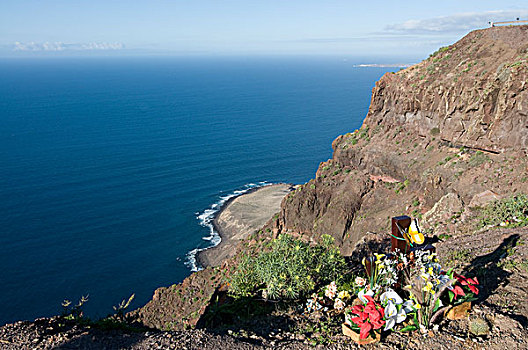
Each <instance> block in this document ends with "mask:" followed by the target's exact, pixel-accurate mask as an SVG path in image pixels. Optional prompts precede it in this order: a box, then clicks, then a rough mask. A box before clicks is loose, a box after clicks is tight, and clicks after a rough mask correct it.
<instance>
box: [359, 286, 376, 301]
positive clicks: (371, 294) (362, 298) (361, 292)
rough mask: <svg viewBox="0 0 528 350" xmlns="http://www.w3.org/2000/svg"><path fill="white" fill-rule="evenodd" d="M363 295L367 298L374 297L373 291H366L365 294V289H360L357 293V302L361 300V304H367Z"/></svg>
mask: <svg viewBox="0 0 528 350" xmlns="http://www.w3.org/2000/svg"><path fill="white" fill-rule="evenodd" d="M365 295H368V296H370V297H371V296H373V295H374V291H373V290H368V291H367V292H365V289H362V290H360V291H359V293H358V298H359V300H361V302H363V303H368V299H367V298H365Z"/></svg>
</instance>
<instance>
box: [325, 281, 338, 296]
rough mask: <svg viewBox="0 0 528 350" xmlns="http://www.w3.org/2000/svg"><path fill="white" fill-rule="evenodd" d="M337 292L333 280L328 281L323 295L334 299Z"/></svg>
mask: <svg viewBox="0 0 528 350" xmlns="http://www.w3.org/2000/svg"><path fill="white" fill-rule="evenodd" d="M336 294H337V286H336V284H335V282H333V281H332V282H330V284H329V285H328V286H326V289H325V296H326V297H327V298H330V299H334V298H335V296H336Z"/></svg>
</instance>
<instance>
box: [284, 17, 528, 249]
mask: <svg viewBox="0 0 528 350" xmlns="http://www.w3.org/2000/svg"><path fill="white" fill-rule="evenodd" d="M527 77H528V26H514V27H500V28H499V27H496V28H489V29H485V30H477V31H474V32H471V33H469V34H468V35H467V36H465V37H464V38H463V39H461V40H460V41H459V42H457V43H455V44H453V45H451V46H449V47H446V48H442V49H440V50H439V51H437V52H436V53H434V54H433V55H431V57H429V58H428V59H427V60H424V61H423V62H421V63H419V64H417V65H414V66H412V67H409V68H408V69H405V70H402V71H400V72H397V73H387V74H385V75H384V76H383V77H382V78H381V79H380V80H379V81H378V82H377V83H376V86H375V87H374V89H373V91H372V100H371V105H370V109H369V112H368V115H367V117H366V119H365V121H364V123H363V126H362V128H361V129H360V130H357V131H355V132H354V133H349V134H346V135H342V136H339V137H338V138H337V139H336V140H334V142H333V144H332V147H333V150H334V154H333V157H332V159H330V160H328V161H327V162H324V163H321V165H320V166H319V169H318V171H317V174H316V178H315V179H314V180H312V181H310V182H309V183H307V184H305V185H303V186H302V187H301V188H300V190H298V191H296V192H294V193H292V194H290V196H288V197H287V198H286V199H285V200H284V201H283V203H282V210H281V215H280V217H279V220H278V229H279V231H280V232H293V233H298V234H304V235H308V236H309V237H311V238H312V239H314V240H317V239H318V237H319V236H320V235H321V234H325V233H327V234H331V235H332V236H334V238H335V240H336V243H337V244H338V245H339V246H340V247H341V251H342V253H344V254H347V255H348V254H350V253H351V251H352V249H353V248H354V246H355V243H356V242H357V241H358V240H359V239H360V238H361V237H362V236H363V235H365V233H367V232H375V233H378V234H385V233H386V231H387V230H388V228H389V227H390V225H389V220H390V217H392V216H397V215H402V214H407V215H410V216H413V217H417V216H418V217H420V216H421V215H422V214H425V213H426V212H427V211H429V210H430V209H431V208H432V207H433V206H434V205H435V204H436V203H437V202H438V201H439V200H440V199H441V198H442V197H443V196H444V195H446V194H447V193H456V194H457V195H456V198H455V197H453V198H452V197H449V196H448V197H446V198H444V200H443V202H442V206H444V204H446V203H447V202H449V203H447V204H449V205H451V204H453V203H451V202H453V201H455V202H457V201H459V202H460V203H469V202H470V201H471V200H472V198H477V197H478V196H477V197H475V196H476V195H477V194H479V193H483V192H486V191H488V192H486V193H489V192H492V193H495V194H497V196H500V195H505V194H508V193H514V192H516V191H526V190H527V185H526V184H527V183H528V181H527V179H526V176H524V175H523V174H526V169H527V167H526V158H527V157H526V156H527V153H526V150H527V148H528V115H527V113H528V92H527V91H526V78H527ZM505 169H507V170H505ZM444 202H445V203H444ZM457 203H458V202H457ZM447 204H446V205H447ZM460 205H462V204H460ZM460 205H458V204H457V205H455V204H453V206H455V207H457V208H456V209H457V210H455V209H453V210H455V212H454V213H455V214H456V215H455V214H453V213H452V214H451V216H454V218H453V220H452V221H456V220H458V217H459V212H460V211H461V208H459V206H460ZM437 208H439V207H438V206H437ZM444 209H445V208H444ZM438 210H440V209H438ZM436 219H438V220H440V219H442V220H443V221H444V222H447V221H448V220H444V218H437V217H435V218H433V217H431V216H430V217H429V221H434V220H436ZM432 226H433V227H434V223H433V224H432ZM441 227H442V229H444V230H445V229H446V226H445V225H442V226H441ZM447 228H448V227H447ZM433 231H434V230H433Z"/></svg>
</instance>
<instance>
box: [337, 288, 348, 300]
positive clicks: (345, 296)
mask: <svg viewBox="0 0 528 350" xmlns="http://www.w3.org/2000/svg"><path fill="white" fill-rule="evenodd" d="M337 297H338V298H339V299H341V300H345V299H348V298H350V293H349V292H348V290H342V291H341V292H339V293H337Z"/></svg>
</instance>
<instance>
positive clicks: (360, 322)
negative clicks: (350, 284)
mask: <svg viewBox="0 0 528 350" xmlns="http://www.w3.org/2000/svg"><path fill="white" fill-rule="evenodd" d="M350 311H351V313H353V314H356V315H357V316H356V317H351V318H350V321H351V322H354V323H355V324H356V325H357V326H358V327H359V330H360V331H359V338H360V339H365V338H366V337H367V336H368V334H369V332H370V331H371V330H372V329H380V328H381V327H382V326H383V325H384V324H385V321H383V314H384V312H383V308H382V307H381V305H379V304H376V302H374V299H372V298H371V299H370V300H369V302H368V303H367V305H356V306H354V307H353V308H352V309H350Z"/></svg>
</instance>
